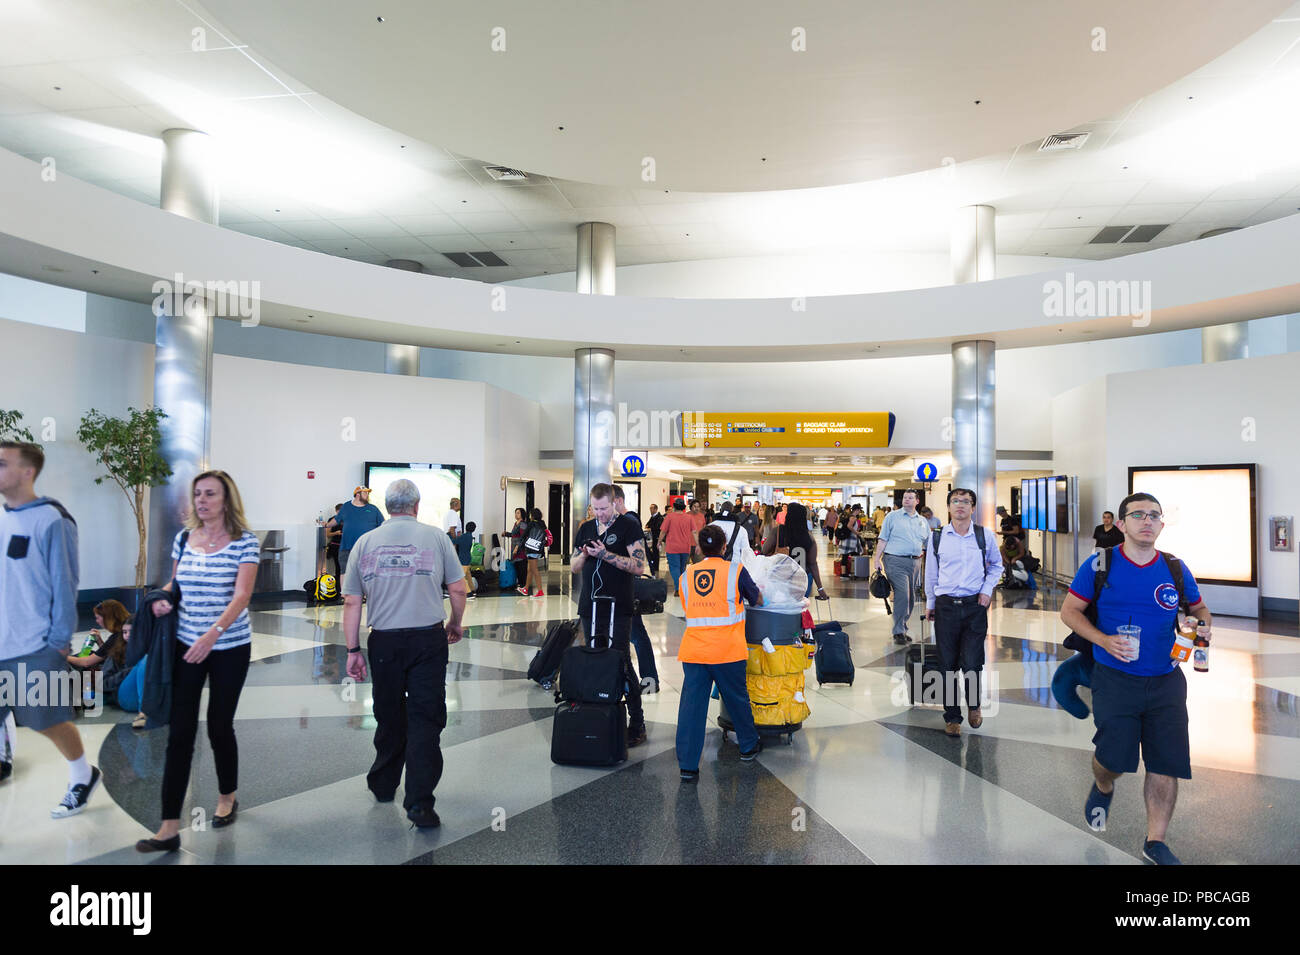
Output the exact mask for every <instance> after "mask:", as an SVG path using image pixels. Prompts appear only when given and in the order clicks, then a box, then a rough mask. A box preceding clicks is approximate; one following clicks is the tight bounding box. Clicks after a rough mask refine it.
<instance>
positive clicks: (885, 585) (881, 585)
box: [868, 571, 893, 600]
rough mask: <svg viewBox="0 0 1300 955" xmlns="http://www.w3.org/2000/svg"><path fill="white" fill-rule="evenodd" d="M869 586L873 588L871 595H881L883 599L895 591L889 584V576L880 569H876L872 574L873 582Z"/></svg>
mask: <svg viewBox="0 0 1300 955" xmlns="http://www.w3.org/2000/svg"><path fill="white" fill-rule="evenodd" d="M868 586H869V588H870V590H871V596H873V597H879V598H880V599H882V600H883V599H884V598H886V597H888V596H889V595H890V594H891V593H892V592H893V588H892V587H891V586H890V585H889V578H888V577H886V576H885V575H884V574H883V573H881V572H880V571H876V572H875V573H874V574H872V575H871V583H870V584H869V585H868Z"/></svg>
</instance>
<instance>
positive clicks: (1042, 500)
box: [1034, 478, 1051, 531]
mask: <svg viewBox="0 0 1300 955" xmlns="http://www.w3.org/2000/svg"><path fill="white" fill-rule="evenodd" d="M1050 481H1051V478H1034V490H1035V492H1036V493H1037V495H1038V504H1037V505H1036V506H1037V508H1038V529H1039V530H1040V531H1045V530H1048V529H1049V528H1048V520H1047V508H1048V493H1047V485H1048V483H1049V482H1050Z"/></svg>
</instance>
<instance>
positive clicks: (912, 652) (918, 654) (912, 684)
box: [903, 603, 943, 706]
mask: <svg viewBox="0 0 1300 955" xmlns="http://www.w3.org/2000/svg"><path fill="white" fill-rule="evenodd" d="M921 606H922V607H924V606H925V604H924V603H922V604H921ZM929 625H930V621H929V619H928V618H927V617H926V614H925V613H924V612H922V613H921V642H920V643H919V644H917V643H913V644H911V645H910V646H908V648H907V652H906V653H905V654H904V655H903V658H904V669H906V671H907V701H908V703H910V704H911V705H912V706H916V704H917V702H918V701H919V702H921V703H923V704H924V703H931V704H932V703H938V704H941V705H942V703H943V693H942V690H943V670H942V669H940V667H939V647H938V646H937V645H936V644H933V643H930V642H929V637H928V632H929V628H930V627H929ZM926 674H931V675H930V676H927V675H926Z"/></svg>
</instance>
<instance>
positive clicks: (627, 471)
mask: <svg viewBox="0 0 1300 955" xmlns="http://www.w3.org/2000/svg"><path fill="white" fill-rule="evenodd" d="M644 476H645V461H644V460H642V459H641V458H639V457H637V456H636V455H635V454H629V455H628V456H627V457H625V458H624V459H623V477H644Z"/></svg>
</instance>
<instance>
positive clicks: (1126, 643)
mask: <svg viewBox="0 0 1300 955" xmlns="http://www.w3.org/2000/svg"><path fill="white" fill-rule="evenodd" d="M1116 634H1117V635H1118V636H1119V638H1120V641H1121V643H1120V646H1119V647H1118V648H1117V649H1119V650H1120V651H1121V654H1122V655H1121V656H1120V659H1121V660H1123V661H1124V662H1125V663H1132V662H1133V661H1134V660H1136V659H1137V658H1138V650H1139V648H1140V646H1141V642H1142V639H1141V638H1142V628H1141V627H1139V626H1137V625H1136V624H1132V623H1126V624H1124V625H1123V626H1121V627H1119V628H1117V630H1116Z"/></svg>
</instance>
